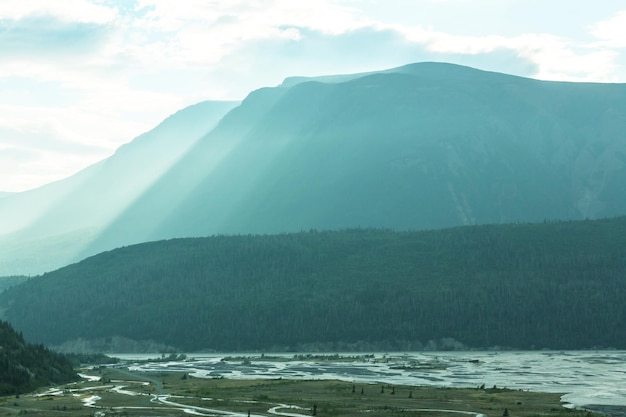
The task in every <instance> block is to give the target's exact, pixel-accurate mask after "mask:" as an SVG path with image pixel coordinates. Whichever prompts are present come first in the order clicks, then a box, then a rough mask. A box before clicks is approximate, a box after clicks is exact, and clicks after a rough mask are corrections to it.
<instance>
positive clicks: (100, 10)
mask: <svg viewBox="0 0 626 417" xmlns="http://www.w3.org/2000/svg"><path fill="white" fill-rule="evenodd" d="M43 16H47V17H53V18H55V19H58V20H61V21H63V22H77V23H93V24H105V23H109V22H111V21H113V20H114V19H116V17H117V10H116V9H115V8H111V7H106V6H103V5H99V4H94V3H93V2H90V1H88V0H63V1H50V0H28V1H24V0H2V2H0V20H13V21H17V20H22V19H28V18H33V17H43Z"/></svg>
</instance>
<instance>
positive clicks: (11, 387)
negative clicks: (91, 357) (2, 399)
mask: <svg viewBox="0 0 626 417" xmlns="http://www.w3.org/2000/svg"><path fill="white" fill-rule="evenodd" d="M77 379H78V375H76V373H75V372H74V370H73V366H72V364H71V363H70V361H68V360H67V359H66V358H65V357H64V356H62V355H60V354H58V353H54V352H51V351H49V350H48V349H46V348H45V347H43V346H42V345H31V344H28V343H26V342H25V341H24V338H23V337H22V335H20V334H18V333H17V332H16V331H15V330H14V329H13V328H12V327H11V325H10V324H9V323H6V322H4V321H0V396H1V395H14V394H20V393H24V392H28V391H32V390H34V389H36V388H38V387H41V386H45V385H50V384H60V383H66V382H70V381H75V380H77Z"/></svg>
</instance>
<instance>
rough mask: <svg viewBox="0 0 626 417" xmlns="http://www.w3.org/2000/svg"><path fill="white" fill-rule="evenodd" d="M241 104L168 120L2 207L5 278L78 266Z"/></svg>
mask: <svg viewBox="0 0 626 417" xmlns="http://www.w3.org/2000/svg"><path fill="white" fill-rule="evenodd" d="M237 104H238V102H210V101H207V102H203V103H199V104H196V105H193V106H190V107H188V108H186V109H183V110H181V111H179V112H177V113H176V114H174V115H172V116H170V117H169V118H168V119H166V120H165V121H163V123H161V124H160V125H159V126H157V127H156V128H154V129H153V130H151V131H150V132H147V133H145V134H143V135H141V136H139V137H137V138H136V139H135V140H133V141H132V142H130V143H128V144H126V145H124V146H122V147H120V148H119V149H118V150H117V152H116V153H115V154H114V155H113V156H111V157H110V158H108V159H105V160H103V161H101V162H99V163H97V164H95V165H92V166H90V167H89V168H87V169H85V170H83V171H81V172H79V173H77V174H76V175H73V176H71V177H69V178H67V179H65V180H62V181H58V182H55V183H52V184H49V185H46V186H43V187H40V188H37V189H35V190H31V191H27V192H23V193H8V194H7V195H6V197H5V198H3V199H0V213H1V215H0V253H1V254H2V255H0V275H10V274H33V273H39V272H43V271H46V270H52V269H56V268H58V267H60V266H63V265H66V264H67V263H69V262H73V261H75V260H76V256H77V254H78V253H79V252H80V250H82V248H83V247H84V245H85V244H87V243H88V242H90V241H91V240H92V239H93V238H94V236H95V235H96V233H97V232H98V231H100V230H102V229H103V228H104V227H106V226H107V225H108V224H109V223H110V222H112V221H114V219H115V217H116V216H118V215H119V214H120V213H122V212H123V211H124V210H126V208H127V207H128V206H129V205H130V204H131V203H132V201H134V200H135V199H136V198H137V197H138V196H140V195H141V194H142V193H143V192H144V191H145V190H146V189H147V188H148V187H150V186H151V185H152V184H153V183H154V182H155V181H157V180H158V179H159V177H160V175H162V174H163V172H165V171H167V170H168V169H169V168H170V167H171V166H172V165H173V164H175V163H176V161H177V160H178V159H179V158H180V157H181V156H182V155H183V154H184V153H185V152H186V151H187V150H188V149H189V148H190V147H191V146H193V144H194V143H195V142H196V141H197V140H198V139H199V138H201V137H202V136H203V135H204V134H206V133H207V132H208V131H209V130H211V129H212V128H213V127H214V126H215V125H216V123H217V122H218V121H219V119H221V117H222V116H223V115H224V114H225V113H226V112H228V111H229V110H230V109H231V108H233V107H235V106H236V105H237Z"/></svg>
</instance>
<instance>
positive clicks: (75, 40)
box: [0, 16, 108, 60]
mask: <svg viewBox="0 0 626 417" xmlns="http://www.w3.org/2000/svg"><path fill="white" fill-rule="evenodd" d="M107 35H108V30H107V29H106V28H105V27H103V26H101V25H98V24H94V23H83V22H65V21H63V20H60V19H58V18H56V17H48V16H37V17H25V18H23V19H20V20H18V21H9V20H0V49H1V50H2V53H3V55H4V58H5V59H6V58H7V57H30V58H33V59H37V60H40V59H42V58H45V59H49V58H50V57H51V56H53V57H55V58H58V55H59V54H62V55H65V56H71V57H73V58H74V59H77V58H78V57H77V54H80V55H82V54H85V53H87V54H90V53H93V51H94V49H97V48H99V47H100V46H101V45H102V44H103V42H104V41H105V40H106V37H107Z"/></svg>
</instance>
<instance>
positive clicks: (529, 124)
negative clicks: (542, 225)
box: [0, 63, 626, 275]
mask: <svg viewBox="0 0 626 417" xmlns="http://www.w3.org/2000/svg"><path fill="white" fill-rule="evenodd" d="M624 103H626V85H624V84H591V83H564V82H547V81H537V80H532V79H526V78H520V77H514V76H509V75H504V74H498V73H491V72H484V71H479V70H475V69H472V68H467V67H461V66H456V65H451V64H442V63H420V64H413V65H408V66H404V67H400V68H395V69H391V70H386V71H380V72H373V73H367V74H356V75H346V76H329V77H320V78H290V79H287V80H285V82H284V83H283V84H282V85H280V86H277V87H274V88H263V89H260V90H257V91H254V92H252V93H251V94H250V95H249V96H248V97H247V98H246V99H245V100H244V101H243V102H242V103H241V104H239V105H236V103H226V104H222V105H217V104H211V105H209V104H204V105H200V106H199V107H192V108H190V109H185V110H183V111H181V112H180V113H179V114H177V115H174V116H172V118H171V119H169V121H166V122H164V123H163V125H161V126H159V127H157V128H156V129H155V130H154V131H152V132H149V133H147V134H146V135H145V136H144V137H141V138H138V139H137V140H135V141H133V142H132V143H131V144H129V145H127V146H126V147H123V148H121V149H120V150H119V151H118V152H117V153H116V155H114V156H113V157H111V158H110V159H108V160H106V161H103V162H101V163H99V164H96V165H94V166H92V167H90V168H88V169H87V170H85V171H83V172H81V173H79V174H77V175H76V176H74V177H71V178H68V179H67V180H64V181H60V182H58V183H55V184H51V185H49V186H46V187H42V188H40V189H38V190H34V191H31V192H27V193H19V194H17V195H13V196H8V197H6V198H2V199H0V275H13V274H33V273H40V272H43V271H47V270H52V269H54V268H57V267H60V266H62V265H65V264H67V263H69V262H74V261H78V260H80V259H82V258H84V257H86V256H89V255H93V254H96V253H98V252H101V251H103V250H109V249H112V248H115V247H119V246H123V245H129V244H134V243H140V242H146V241H152V240H158V239H167V238H174V237H193V236H207V235H213V234H248V233H279V232H295V231H300V230H309V229H320V230H321V229H338V228H339V229H341V228H350V227H377V228H381V227H382V228H392V229H396V230H419V229H436V228H444V227H450V226H459V225H472V224H487V223H508V222H533V221H543V220H544V219H548V220H552V219H562V220H565V219H585V218H590V219H593V218H600V217H607V216H616V215H623V214H625V213H626V134H625V133H624V132H626V106H624ZM211 106H213V107H211ZM215 106H217V107H215ZM218 120H219V123H217V122H218Z"/></svg>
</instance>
